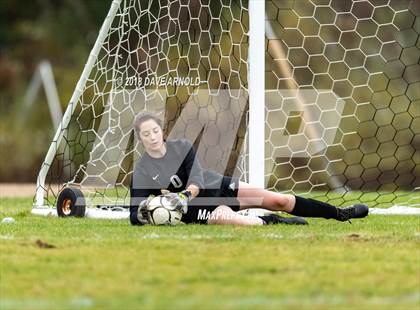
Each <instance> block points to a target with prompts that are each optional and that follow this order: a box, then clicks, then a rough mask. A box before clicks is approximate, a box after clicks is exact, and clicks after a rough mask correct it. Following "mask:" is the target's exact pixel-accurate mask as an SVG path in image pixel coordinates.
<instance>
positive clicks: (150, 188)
mask: <svg viewBox="0 0 420 310" xmlns="http://www.w3.org/2000/svg"><path fill="white" fill-rule="evenodd" d="M134 129H135V132H136V135H137V137H138V138H139V139H140V141H141V143H142V144H143V146H144V148H145V151H146V152H145V154H144V155H143V156H142V158H141V159H140V160H139V161H138V162H137V163H136V166H135V168H134V172H133V178H132V182H131V188H130V191H131V202H130V221H131V223H132V224H133V225H136V224H137V225H142V224H147V223H148V219H147V216H145V214H147V212H144V210H145V209H146V207H147V203H148V201H150V198H151V197H154V196H158V195H161V190H162V189H165V190H167V191H166V196H167V198H169V199H170V200H171V201H172V203H173V204H174V205H176V206H177V207H178V209H179V210H181V211H182V213H183V215H182V221H183V222H184V223H203V224H204V223H207V224H234V225H265V224H280V223H285V224H307V222H306V221H305V220H304V219H302V218H300V217H291V218H290V217H281V216H279V215H277V214H274V213H273V214H269V215H266V216H260V217H252V216H244V215H241V214H238V213H237V212H236V211H239V210H244V209H248V208H263V209H268V210H271V211H283V212H287V213H290V214H292V215H296V216H302V217H323V218H326V219H335V220H338V221H347V220H349V219H351V218H362V217H365V216H367V215H368V211H369V210H368V207H367V206H365V205H362V204H356V205H354V206H351V207H347V208H337V207H335V206H332V205H330V204H328V203H324V202H321V201H317V200H313V199H306V198H302V197H299V196H294V195H288V194H281V193H276V192H271V191H268V190H265V189H260V188H254V187H252V186H251V185H249V184H247V183H244V182H240V181H239V180H238V179H236V178H234V177H228V176H222V175H220V174H218V173H216V172H214V171H211V170H205V169H202V167H201V166H200V163H199V162H198V159H197V158H196V156H195V151H194V148H193V146H192V144H191V143H190V142H188V141H187V140H184V139H179V140H167V141H165V140H164V139H163V131H162V125H161V121H160V119H159V118H158V117H156V116H155V115H154V114H152V113H148V112H144V113H141V114H139V115H137V117H136V118H135V121H134ZM168 191H169V192H168Z"/></svg>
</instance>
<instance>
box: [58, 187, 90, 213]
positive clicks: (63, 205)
mask: <svg viewBox="0 0 420 310" xmlns="http://www.w3.org/2000/svg"><path fill="white" fill-rule="evenodd" d="M56 208H57V215H58V216H59V217H84V216H85V213H86V202H85V197H84V196H83V193H82V191H81V190H80V189H78V188H75V187H66V188H64V189H63V190H62V191H61V192H60V194H59V195H58V198H57V203H56Z"/></svg>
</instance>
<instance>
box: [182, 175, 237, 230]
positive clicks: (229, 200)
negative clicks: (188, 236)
mask: <svg viewBox="0 0 420 310" xmlns="http://www.w3.org/2000/svg"><path fill="white" fill-rule="evenodd" d="M238 190H239V179H238V178H235V177H228V176H224V177H223V179H222V184H221V186H220V188H217V189H202V190H200V194H199V195H198V197H197V198H194V199H193V200H191V201H190V203H189V204H188V212H187V213H186V214H184V215H183V216H182V221H183V222H184V223H187V224H189V223H200V224H206V223H207V219H208V217H209V215H210V213H211V212H213V211H214V209H216V208H217V207H218V206H220V205H225V206H228V207H230V208H231V209H232V210H233V211H239V201H238V199H237V197H238Z"/></svg>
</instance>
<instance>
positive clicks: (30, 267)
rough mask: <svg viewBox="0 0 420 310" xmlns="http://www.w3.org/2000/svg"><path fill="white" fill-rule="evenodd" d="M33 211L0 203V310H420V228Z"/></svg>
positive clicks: (401, 220)
mask: <svg viewBox="0 0 420 310" xmlns="http://www.w3.org/2000/svg"><path fill="white" fill-rule="evenodd" d="M31 205H32V200H31V199H2V201H1V207H0V219H2V218H4V217H6V216H12V217H14V218H15V220H16V222H15V223H11V224H0V258H1V261H0V262H1V274H0V309H91V308H96V309H134V308H159V309H166V308H176V309H178V308H182V309H184V308H187V309H188V308H194V309H195V308H200V309H214V308H222V309H244V308H245V309H250V308H252V309H254V308H258V309H279V308H280V307H281V308H288V309H302V308H304V309H331V308H334V309H344V308H345V309H348V308H351V309H356V308H357V309H396V308H398V309H419V307H420V246H419V245H420V217H415V216H370V217H368V218H367V219H362V220H354V221H353V222H352V224H350V223H347V222H346V223H340V222H336V221H333V220H322V219H309V222H310V225H309V226H306V227H293V226H264V227H233V226H206V225H201V226H200V225H185V226H177V227H132V226H130V225H129V223H128V222H126V221H108V220H91V219H60V218H46V217H36V216H32V215H31V214H30V209H31ZM37 240H41V241H42V242H43V243H48V244H50V245H53V246H55V248H42V247H40V246H39V245H38V244H37ZM38 243H39V242H38Z"/></svg>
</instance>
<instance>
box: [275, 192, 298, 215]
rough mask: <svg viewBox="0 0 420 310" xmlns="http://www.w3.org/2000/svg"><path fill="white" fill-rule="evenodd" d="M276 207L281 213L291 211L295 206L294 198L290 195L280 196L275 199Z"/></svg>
mask: <svg viewBox="0 0 420 310" xmlns="http://www.w3.org/2000/svg"><path fill="white" fill-rule="evenodd" d="M277 205H278V206H280V208H281V211H285V212H288V211H290V210H292V209H293V206H294V205H295V196H293V195H290V194H280V195H279V196H278V197H277Z"/></svg>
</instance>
